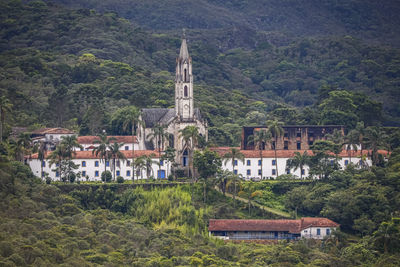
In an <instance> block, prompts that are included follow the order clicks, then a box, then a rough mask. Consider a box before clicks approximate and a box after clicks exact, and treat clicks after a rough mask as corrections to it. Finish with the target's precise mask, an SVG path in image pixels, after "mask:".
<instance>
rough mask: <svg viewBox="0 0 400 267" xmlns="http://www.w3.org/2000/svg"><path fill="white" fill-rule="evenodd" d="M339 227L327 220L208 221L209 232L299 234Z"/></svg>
mask: <svg viewBox="0 0 400 267" xmlns="http://www.w3.org/2000/svg"><path fill="white" fill-rule="evenodd" d="M312 226H313V227H339V224H337V223H335V222H334V221H332V220H329V219H327V218H301V219H299V220H216V219H210V221H209V226H208V230H209V231H249V232H251V231H254V232H259V231H280V232H289V233H300V232H301V230H303V229H306V228H309V227H312Z"/></svg>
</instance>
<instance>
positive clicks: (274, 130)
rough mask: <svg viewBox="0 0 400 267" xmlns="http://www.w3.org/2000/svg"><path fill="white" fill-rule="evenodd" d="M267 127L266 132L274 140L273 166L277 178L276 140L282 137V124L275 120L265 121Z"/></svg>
mask: <svg viewBox="0 0 400 267" xmlns="http://www.w3.org/2000/svg"><path fill="white" fill-rule="evenodd" d="M267 125H269V126H268V131H269V132H270V133H271V136H272V137H273V138H274V140H275V144H274V153H275V165H276V176H277V177H278V176H279V173H278V157H277V156H276V149H277V146H278V139H279V138H280V137H281V136H282V135H283V133H284V130H283V128H282V126H283V123H281V122H279V121H277V120H273V121H267Z"/></svg>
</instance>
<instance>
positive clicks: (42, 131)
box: [32, 128, 75, 134]
mask: <svg viewBox="0 0 400 267" xmlns="http://www.w3.org/2000/svg"><path fill="white" fill-rule="evenodd" d="M32 134H75V132H74V131H71V130H68V129H65V128H42V129H38V130H35V131H33V132H32Z"/></svg>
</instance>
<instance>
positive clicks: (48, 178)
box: [46, 176, 51, 184]
mask: <svg viewBox="0 0 400 267" xmlns="http://www.w3.org/2000/svg"><path fill="white" fill-rule="evenodd" d="M46 184H51V178H50V177H49V176H47V177H46Z"/></svg>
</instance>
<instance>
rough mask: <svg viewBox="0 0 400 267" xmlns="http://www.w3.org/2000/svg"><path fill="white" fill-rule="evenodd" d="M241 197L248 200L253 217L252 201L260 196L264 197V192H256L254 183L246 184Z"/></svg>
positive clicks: (240, 193)
mask: <svg viewBox="0 0 400 267" xmlns="http://www.w3.org/2000/svg"><path fill="white" fill-rule="evenodd" d="M239 196H240V197H244V198H247V203H248V204H249V215H251V205H252V204H251V201H252V200H253V199H254V198H256V197H259V196H262V191H260V190H256V189H255V185H254V183H253V182H249V183H248V184H246V186H245V188H243V190H242V191H240V192H239Z"/></svg>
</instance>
